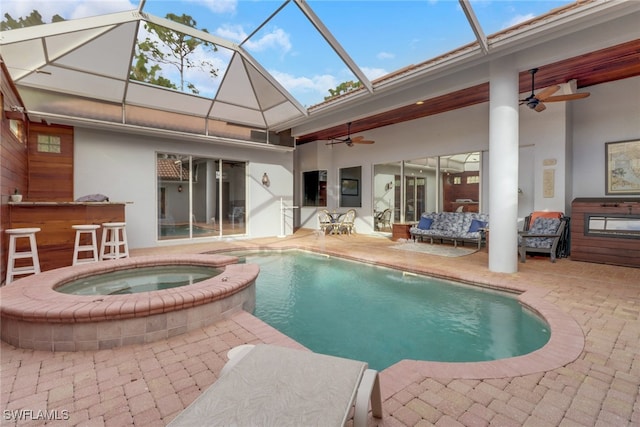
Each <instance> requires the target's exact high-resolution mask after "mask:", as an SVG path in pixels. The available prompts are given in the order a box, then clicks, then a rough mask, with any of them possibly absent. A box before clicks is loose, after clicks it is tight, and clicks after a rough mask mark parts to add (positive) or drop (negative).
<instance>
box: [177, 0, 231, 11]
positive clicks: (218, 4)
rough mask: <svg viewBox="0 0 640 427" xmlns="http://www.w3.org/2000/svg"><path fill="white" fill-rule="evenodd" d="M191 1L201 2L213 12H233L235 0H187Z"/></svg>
mask: <svg viewBox="0 0 640 427" xmlns="http://www.w3.org/2000/svg"><path fill="white" fill-rule="evenodd" d="M189 1H190V2H191V3H196V4H201V5H202V6H204V7H206V8H207V9H209V10H210V11H212V12H213V13H235V11H236V7H237V6H238V1H237V0H189Z"/></svg>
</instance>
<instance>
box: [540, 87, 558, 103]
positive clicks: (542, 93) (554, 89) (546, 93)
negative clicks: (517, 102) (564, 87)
mask: <svg viewBox="0 0 640 427" xmlns="http://www.w3.org/2000/svg"><path fill="white" fill-rule="evenodd" d="M559 89H560V86H558V85H553V86H549V87H548V88H545V89H542V90H541V91H540V92H538V94H537V95H536V98H538V99H539V100H540V101H541V102H542V101H546V100H547V98H549V97H550V96H551V95H553V94H554V93H556V92H557V91H558V90H559Z"/></svg>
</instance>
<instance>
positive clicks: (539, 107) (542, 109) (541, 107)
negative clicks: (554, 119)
mask: <svg viewBox="0 0 640 427" xmlns="http://www.w3.org/2000/svg"><path fill="white" fill-rule="evenodd" d="M546 109H547V106H546V105H544V104H543V103H542V102H538V105H536V106H535V107H534V110H536V111H537V112H538V113H539V112H540V111H544V110H546Z"/></svg>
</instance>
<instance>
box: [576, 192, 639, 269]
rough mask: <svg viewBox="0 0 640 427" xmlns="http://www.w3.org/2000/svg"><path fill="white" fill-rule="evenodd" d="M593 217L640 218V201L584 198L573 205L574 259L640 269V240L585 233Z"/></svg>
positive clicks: (637, 199)
mask: <svg viewBox="0 0 640 427" xmlns="http://www.w3.org/2000/svg"><path fill="white" fill-rule="evenodd" d="M591 215H603V216H606V215H623V216H630V217H637V216H640V198H633V197H629V198H626V199H621V198H580V199H575V200H574V201H573V203H572V204H571V259H572V260H574V261H586V262H596V263H602V264H615V265H624V266H628V267H640V238H629V237H615V236H613V237H612V236H598V235H593V234H587V233H586V232H585V230H586V225H587V224H585V222H586V221H587V220H588V217H589V216H591Z"/></svg>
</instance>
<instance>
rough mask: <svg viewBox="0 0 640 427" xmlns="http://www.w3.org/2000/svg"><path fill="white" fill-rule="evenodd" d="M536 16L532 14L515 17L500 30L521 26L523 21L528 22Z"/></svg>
mask: <svg viewBox="0 0 640 427" xmlns="http://www.w3.org/2000/svg"><path fill="white" fill-rule="evenodd" d="M535 17H536V15H534V14H533V13H528V14H526V15H515V16H514V17H512V18H511V19H510V20H509V21H507V22H506V23H505V24H504V25H503V26H502V28H503V29H505V28H509V27H513V26H514V25H518V24H521V23H523V22H525V21H528V20H529V19H533V18H535Z"/></svg>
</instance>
